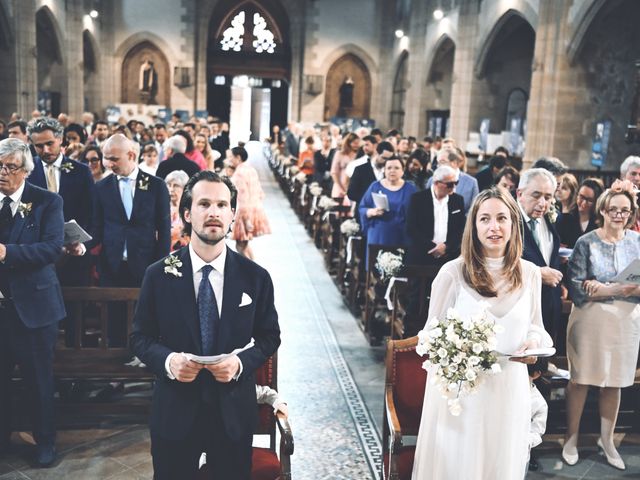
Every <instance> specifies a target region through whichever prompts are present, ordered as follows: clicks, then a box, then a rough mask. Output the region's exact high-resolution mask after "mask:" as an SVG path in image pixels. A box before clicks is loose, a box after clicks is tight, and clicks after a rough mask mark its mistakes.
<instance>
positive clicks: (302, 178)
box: [293, 172, 307, 183]
mask: <svg viewBox="0 0 640 480" xmlns="http://www.w3.org/2000/svg"><path fill="white" fill-rule="evenodd" d="M293 179H294V180H296V181H298V182H300V183H305V182H306V181H307V174H306V173H304V172H298V173H296V175H295V177H293Z"/></svg>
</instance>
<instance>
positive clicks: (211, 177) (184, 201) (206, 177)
mask: <svg viewBox="0 0 640 480" xmlns="http://www.w3.org/2000/svg"><path fill="white" fill-rule="evenodd" d="M198 182H213V183H224V184H225V185H226V186H227V188H228V189H229V191H230V192H231V208H233V209H234V210H235V209H236V203H237V200H238V190H237V189H236V186H235V185H234V184H233V182H231V179H230V178H229V177H223V176H220V175H218V174H217V173H215V172H212V171H211V170H203V171H201V172H198V173H196V174H195V175H194V176H193V177H191V178H190V179H189V181H188V182H187V184H186V185H185V186H184V190H183V192H182V197H181V198H180V207H179V211H180V219H181V220H182V225H183V226H184V233H186V234H187V235H191V224H190V223H188V222H187V221H186V220H185V219H184V212H185V211H187V210H191V204H192V203H193V188H194V187H195V186H196V184H197V183H198Z"/></svg>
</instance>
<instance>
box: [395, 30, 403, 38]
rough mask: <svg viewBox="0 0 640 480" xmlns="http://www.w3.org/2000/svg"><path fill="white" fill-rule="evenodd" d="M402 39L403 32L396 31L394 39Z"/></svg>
mask: <svg viewBox="0 0 640 480" xmlns="http://www.w3.org/2000/svg"><path fill="white" fill-rule="evenodd" d="M402 37H404V32H403V31H402V30H401V29H398V30H396V38H402Z"/></svg>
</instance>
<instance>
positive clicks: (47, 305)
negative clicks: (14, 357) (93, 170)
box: [0, 182, 66, 328]
mask: <svg viewBox="0 0 640 480" xmlns="http://www.w3.org/2000/svg"><path fill="white" fill-rule="evenodd" d="M20 202H21V203H23V204H26V205H28V204H31V211H30V212H29V213H24V215H23V214H22V213H20V211H18V212H16V214H15V216H14V218H13V228H12V230H11V235H10V236H9V242H8V243H7V245H6V247H7V255H6V258H5V260H4V263H0V275H3V276H4V275H6V276H7V277H8V279H9V289H10V294H11V297H12V299H13V302H14V305H15V308H16V311H17V312H18V316H19V317H20V320H22V323H24V324H25V326H27V327H28V328H40V327H45V326H47V325H51V324H52V323H56V322H58V321H60V320H62V319H63V318H64V317H65V316H66V312H65V309H64V302H63V300H62V290H61V288H60V283H59V282H58V277H57V276H56V270H55V267H54V262H55V261H56V259H57V258H58V257H59V256H60V252H61V250H62V241H63V239H64V219H63V217H62V198H61V197H60V196H59V195H57V194H55V193H52V192H49V191H47V190H43V189H42V188H39V187H35V186H33V185H31V184H29V183H28V182H25V187H24V191H23V193H22V198H21V199H20ZM5 295H6V293H5Z"/></svg>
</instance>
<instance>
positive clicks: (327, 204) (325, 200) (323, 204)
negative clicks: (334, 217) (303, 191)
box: [318, 195, 338, 210]
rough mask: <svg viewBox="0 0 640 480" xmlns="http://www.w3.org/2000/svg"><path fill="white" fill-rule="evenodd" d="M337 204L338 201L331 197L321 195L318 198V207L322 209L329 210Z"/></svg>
mask: <svg viewBox="0 0 640 480" xmlns="http://www.w3.org/2000/svg"><path fill="white" fill-rule="evenodd" d="M337 206H338V202H336V201H335V200H334V199H332V198H329V197H327V196H326V195H323V196H321V197H320V200H318V208H321V209H322V210H329V209H331V208H333V207H337Z"/></svg>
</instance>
